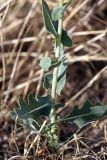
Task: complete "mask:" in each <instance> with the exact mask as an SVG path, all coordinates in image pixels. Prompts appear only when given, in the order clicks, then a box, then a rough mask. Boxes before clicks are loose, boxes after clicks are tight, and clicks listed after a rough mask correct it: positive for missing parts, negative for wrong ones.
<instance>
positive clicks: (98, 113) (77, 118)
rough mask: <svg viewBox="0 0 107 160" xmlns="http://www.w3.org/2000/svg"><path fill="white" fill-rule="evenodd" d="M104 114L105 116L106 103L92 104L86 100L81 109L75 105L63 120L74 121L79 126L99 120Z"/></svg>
mask: <svg viewBox="0 0 107 160" xmlns="http://www.w3.org/2000/svg"><path fill="white" fill-rule="evenodd" d="M104 116H107V106H106V105H99V104H96V105H92V104H91V103H90V102H86V103H85V105H84V106H83V107H82V108H81V109H79V108H78V106H75V107H74V108H73V110H72V112H71V113H70V114H69V115H68V116H66V117H65V121H66V122H74V123H75V124H76V125H77V126H78V127H79V128H81V127H82V126H83V125H85V124H87V123H89V122H92V121H96V120H99V119H101V118H103V117H104Z"/></svg>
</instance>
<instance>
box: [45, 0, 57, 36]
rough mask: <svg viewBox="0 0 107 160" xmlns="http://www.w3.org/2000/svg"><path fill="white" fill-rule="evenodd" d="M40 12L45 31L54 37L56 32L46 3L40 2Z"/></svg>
mask: <svg viewBox="0 0 107 160" xmlns="http://www.w3.org/2000/svg"><path fill="white" fill-rule="evenodd" d="M42 12H43V17H44V23H45V27H46V29H47V31H48V32H50V33H52V34H53V35H54V36H55V37H56V36H57V32H56V29H55V27H54V25H53V22H52V18H51V10H50V9H49V7H48V5H47V3H46V2H45V1H44V0H42Z"/></svg>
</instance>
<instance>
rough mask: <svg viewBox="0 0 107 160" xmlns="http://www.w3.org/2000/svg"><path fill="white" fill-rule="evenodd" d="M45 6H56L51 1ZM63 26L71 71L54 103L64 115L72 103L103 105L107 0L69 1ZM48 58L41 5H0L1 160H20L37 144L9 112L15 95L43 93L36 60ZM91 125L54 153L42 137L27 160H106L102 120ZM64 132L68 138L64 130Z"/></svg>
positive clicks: (106, 96) (15, 1)
mask: <svg viewBox="0 0 107 160" xmlns="http://www.w3.org/2000/svg"><path fill="white" fill-rule="evenodd" d="M47 1H48V2H49V5H50V7H53V6H54V4H55V1H54V0H53V1H49V0H47ZM64 27H65V28H66V29H67V30H68V33H69V35H70V36H71V37H72V39H73V47H72V48H70V49H68V48H65V54H66V57H67V63H69V69H68V73H67V83H66V86H65V88H64V91H63V93H62V96H61V97H58V101H60V102H66V106H67V108H66V111H65V112H68V111H69V109H70V108H71V107H72V105H74V104H77V105H79V106H82V104H83V103H84V102H85V101H86V100H87V99H89V100H91V101H92V102H94V103H95V102H101V103H104V104H107V54H106V52H107V1H106V0H75V1H74V0H73V1H72V5H71V6H69V7H68V10H67V12H66V14H65V19H64ZM48 54H49V55H50V56H53V40H52V37H51V35H49V34H47V32H46V30H45V28H44V25H43V19H42V15H41V5H40V1H39V0H23V1H21V0H7V1H5V0H0V102H1V103H0V104H1V105H0V127H1V128H0V160H7V159H9V160H12V159H24V156H23V155H24V149H26V148H25V147H24V145H25V143H26V141H27V151H29V147H30V146H31V145H32V143H33V142H35V134H34V135H32V136H31V135H29V132H28V131H26V129H22V128H20V126H18V125H16V124H15V122H13V121H12V120H10V118H9V117H8V113H9V111H10V110H11V109H13V108H14V107H15V106H16V105H17V101H18V97H19V95H20V96H23V97H24V98H26V96H27V94H28V93H29V92H31V91H32V92H33V93H34V94H35V95H37V94H40V95H42V94H45V91H44V90H43V88H42V79H43V71H41V70H40V68H39V60H40V59H41V57H42V56H44V55H48ZM71 104H72V105H71ZM95 124H96V125H95ZM95 124H91V125H89V126H88V127H85V129H84V130H85V131H84V130H81V131H79V132H78V134H77V135H75V136H74V139H72V140H71V141H69V142H67V143H66V144H65V145H62V146H61V148H60V149H59V151H58V152H57V153H56V151H53V150H52V149H50V150H49V148H47V142H45V141H44V138H43V139H42V138H41V140H40V142H39V144H40V146H39V147H37V143H33V146H31V148H32V149H31V152H28V154H27V155H28V157H30V158H29V159H31V160H32V159H37V157H38V159H64V160H65V159H73V160H74V159H75V160H76V159H79V160H80V159H86V160H88V159H91V160H92V159H107V144H106V142H107V131H106V119H105V120H103V121H101V122H98V123H95ZM62 128H63V132H64V136H65V137H66V136H67V133H66V128H65V129H64V126H63V127H62ZM68 128H69V127H68ZM71 130H72V126H71ZM87 133H88V134H89V135H88V136H87ZM28 135H29V137H28ZM36 136H37V135H36ZM27 137H28V139H27ZM32 141H33V142H32ZM62 148H63V149H62ZM96 148H97V149H96ZM60 150H61V151H60ZM60 152H61V154H59V153H60ZM55 153H56V155H55ZM66 156H67V158H66ZM69 157H70V158H69ZM80 157H81V158H80Z"/></svg>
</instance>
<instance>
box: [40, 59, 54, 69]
mask: <svg viewBox="0 0 107 160" xmlns="http://www.w3.org/2000/svg"><path fill="white" fill-rule="evenodd" d="M51 63H52V60H51V58H50V57H43V58H42V59H41V60H40V67H41V68H42V69H43V70H44V71H48V70H49V68H50V66H51Z"/></svg>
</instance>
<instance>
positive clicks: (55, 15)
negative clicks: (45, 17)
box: [52, 5, 64, 21]
mask: <svg viewBox="0 0 107 160" xmlns="http://www.w3.org/2000/svg"><path fill="white" fill-rule="evenodd" d="M63 13H64V7H63V6H59V5H57V6H55V7H54V9H53V11H52V20H55V21H56V20H59V19H60V18H62V16H63Z"/></svg>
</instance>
